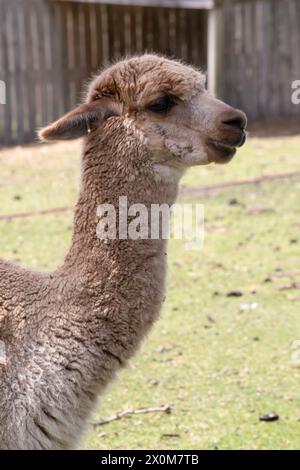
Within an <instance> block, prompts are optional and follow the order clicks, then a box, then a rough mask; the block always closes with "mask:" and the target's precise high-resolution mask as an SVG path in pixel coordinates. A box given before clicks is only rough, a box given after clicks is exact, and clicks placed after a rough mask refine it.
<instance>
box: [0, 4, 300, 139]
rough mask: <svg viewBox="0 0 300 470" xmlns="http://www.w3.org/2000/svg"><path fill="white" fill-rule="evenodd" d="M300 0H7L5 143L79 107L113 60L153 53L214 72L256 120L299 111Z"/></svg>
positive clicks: (217, 87)
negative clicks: (87, 87) (295, 86)
mask: <svg viewBox="0 0 300 470" xmlns="http://www.w3.org/2000/svg"><path fill="white" fill-rule="evenodd" d="M299 24H300V5H299V1H298V0H216V1H214V0H110V1H105V0H103V1H102V0H81V1H68V0H61V1H58V0H0V31H1V36H0V80H2V81H3V82H4V83H5V84H6V107H5V108H4V107H3V106H1V108H0V145H7V144H16V143H17V144H19V143H23V142H30V141H32V140H34V139H35V135H36V134H35V130H36V128H37V127H40V126H42V125H44V124H46V123H47V122H49V121H52V120H54V119H56V118H57V117H58V116H60V115H62V114H63V113H64V112H65V111H67V110H68V109H70V108H72V107H73V106H74V105H75V103H77V102H78V100H79V99H80V97H81V92H82V89H83V83H84V82H85V81H86V80H87V79H88V78H89V77H90V76H91V74H92V73H95V72H97V71H98V70H99V68H100V67H103V65H105V64H107V63H108V62H109V61H111V60H116V59H118V58H120V57H122V56H124V55H127V54H135V53H138V54H140V53H142V52H145V51H156V52H160V53H163V54H166V55H168V56H170V57H176V58H180V59H183V60H184V61H186V62H189V63H192V64H194V65H196V66H198V67H200V68H202V69H203V70H204V71H207V73H208V86H209V88H210V90H211V91H213V92H215V93H216V94H217V95H218V96H219V97H220V98H222V99H224V100H225V101H227V102H229V103H230V104H232V105H233V106H239V107H241V108H243V109H244V110H245V111H246V113H247V114H248V116H249V118H250V119H251V120H256V119H258V118H260V119H261V118H271V117H272V118H274V117H275V118H278V117H286V116H288V117H290V116H299V115H300V106H295V105H293V104H292V102H291V82H292V81H293V80H296V79H299V77H300V55H299V50H298V49H299V43H300V30H299Z"/></svg>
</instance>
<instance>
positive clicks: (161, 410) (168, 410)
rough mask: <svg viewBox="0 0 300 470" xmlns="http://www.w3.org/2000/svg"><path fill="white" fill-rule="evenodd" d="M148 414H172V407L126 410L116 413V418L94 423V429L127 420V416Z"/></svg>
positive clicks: (112, 417)
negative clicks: (123, 419)
mask: <svg viewBox="0 0 300 470" xmlns="http://www.w3.org/2000/svg"><path fill="white" fill-rule="evenodd" d="M146 413H167V414H169V413H171V407H170V405H163V406H158V407H154V408H140V409H138V410H132V409H128V410H124V411H120V412H119V413H116V414H115V415H114V416H111V417H110V418H107V419H104V420H101V421H96V422H95V423H92V424H93V426H94V427H97V426H104V425H105V424H109V423H112V422H113V421H118V420H119V419H122V418H125V417H126V416H130V415H142V414H146Z"/></svg>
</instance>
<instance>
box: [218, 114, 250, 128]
mask: <svg viewBox="0 0 300 470" xmlns="http://www.w3.org/2000/svg"><path fill="white" fill-rule="evenodd" d="M222 123H223V124H226V125H227V126H230V127H233V128H235V129H239V130H244V129H245V127H246V125H247V118H246V115H245V114H244V113H242V112H241V111H237V112H236V113H234V114H233V113H232V114H231V115H230V116H228V115H227V116H226V117H224V118H223V119H222Z"/></svg>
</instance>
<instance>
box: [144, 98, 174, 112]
mask: <svg viewBox="0 0 300 470" xmlns="http://www.w3.org/2000/svg"><path fill="white" fill-rule="evenodd" d="M174 105H175V102H174V100H172V98H171V96H168V95H166V96H162V97H161V98H158V99H157V100H155V101H153V102H152V103H151V104H150V105H149V106H148V109H149V110H150V111H152V112H153V113H166V112H167V111H169V110H170V109H171V108H172V107H173V106H174Z"/></svg>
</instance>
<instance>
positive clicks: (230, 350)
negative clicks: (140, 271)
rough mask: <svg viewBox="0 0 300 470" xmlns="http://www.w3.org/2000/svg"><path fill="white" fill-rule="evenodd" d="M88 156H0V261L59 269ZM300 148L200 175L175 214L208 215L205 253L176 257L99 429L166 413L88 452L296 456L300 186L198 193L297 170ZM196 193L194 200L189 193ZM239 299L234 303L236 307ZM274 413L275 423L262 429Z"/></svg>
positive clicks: (57, 148) (280, 140)
mask: <svg viewBox="0 0 300 470" xmlns="http://www.w3.org/2000/svg"><path fill="white" fill-rule="evenodd" d="M79 148H80V144H79V143H78V142H77V143H76V142H75V143H68V144H57V145H49V146H30V147H24V148H20V147H18V148H12V149H7V150H6V149H4V150H2V151H1V152H0V201H1V203H0V228H1V231H0V247H1V249H0V256H1V257H3V258H8V259H11V260H14V261H17V262H18V263H21V264H22V265H25V266H28V267H33V268H36V269H41V270H44V269H45V270H48V269H52V268H55V267H56V266H57V265H59V264H60V263H61V262H62V260H63V256H64V253H65V252H66V250H67V247H68V244H69V242H70V237H71V230H72V210H69V209H67V210H66V211H65V212H61V213H51V214H46V215H35V216H30V217H25V218H18V219H3V218H1V215H5V214H12V213H19V212H25V211H29V212H30V211H40V210H44V209H48V208H55V207H62V208H69V207H72V205H73V204H74V202H75V200H76V195H77V191H78V178H79V158H80V155H79V154H80V151H79ZM299 148H300V136H294V137H276V138H274V137H272V138H271V137H269V138H262V137H261V138H255V137H253V138H250V139H249V140H248V143H247V145H246V146H245V147H244V148H243V149H241V150H240V151H239V153H238V155H237V157H236V158H235V159H234V160H233V161H232V162H231V163H230V164H229V165H227V166H209V167H199V168H195V169H193V170H191V171H190V172H189V173H188V174H187V175H186V176H185V178H184V180H183V182H182V187H183V191H182V195H181V200H182V201H186V202H192V201H194V202H196V201H197V202H202V203H203V204H204V205H205V232H206V236H205V243H204V247H203V249H202V251H195V250H193V251H188V250H186V249H185V246H184V243H183V242H182V241H172V242H171V243H170V256H169V274H168V294H167V300H166V302H165V304H164V308H163V312H162V315H161V319H160V320H159V322H158V323H157V324H156V326H155V328H154V329H153V330H152V332H151V334H150V335H149V337H148V339H147V340H146V341H145V342H144V344H143V347H142V348H141V350H140V351H139V354H138V355H137V356H136V357H135V358H134V359H133V360H132V361H131V364H130V367H129V368H128V369H127V370H124V371H122V372H121V373H120V374H119V378H118V380H117V381H116V382H115V383H114V384H113V385H112V386H110V387H109V389H108V390H107V392H106V394H105V395H104V396H103V397H102V399H101V406H99V408H98V410H97V412H96V413H95V415H94V416H93V420H99V419H103V418H107V417H110V416H112V415H114V414H115V413H117V412H119V411H122V410H125V409H127V408H133V409H139V408H144V407H157V406H160V405H165V404H169V405H170V406H171V413H170V414H166V413H152V414H151V413H150V414H145V415H136V416H132V417H127V418H124V419H122V420H119V421H115V422H112V423H110V424H108V425H106V426H101V427H97V428H94V429H92V430H91V431H90V432H89V433H88V435H87V436H86V439H85V441H84V443H83V448H85V449H245V448H248V449H297V448H299V447H300V395H299V383H300V368H299V367H297V364H295V363H293V358H294V362H295V358H296V352H297V351H295V350H293V347H292V346H293V344H294V342H295V341H297V340H300V318H299V316H300V309H299V306H300V290H299V289H300V266H299V254H300V234H299V230H300V205H299V200H300V178H299V176H298V178H297V177H296V176H294V177H290V178H285V179H284V178H281V179H276V180H273V181H265V182H262V183H260V184H249V185H241V186H229V187H227V188H221V189H218V190H214V191H212V190H210V191H208V192H207V193H206V194H203V193H201V192H199V194H197V191H198V190H200V189H201V187H203V186H209V185H215V184H218V183H224V182H226V181H231V180H240V179H248V178H255V177H257V176H260V175H262V174H279V173H287V172H293V171H297V170H299ZM189 188H193V191H191V190H190V189H189ZM232 291H237V292H238V293H239V295H240V296H239V297H237V296H235V297H233V296H229V295H228V294H229V293H230V292H232ZM271 412H274V413H276V414H277V415H278V416H279V419H278V420H277V421H273V422H262V421H260V420H259V417H260V415H262V414H265V413H271Z"/></svg>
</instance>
